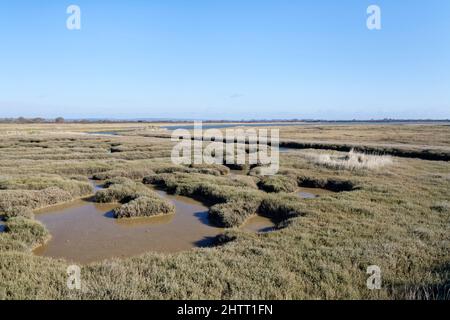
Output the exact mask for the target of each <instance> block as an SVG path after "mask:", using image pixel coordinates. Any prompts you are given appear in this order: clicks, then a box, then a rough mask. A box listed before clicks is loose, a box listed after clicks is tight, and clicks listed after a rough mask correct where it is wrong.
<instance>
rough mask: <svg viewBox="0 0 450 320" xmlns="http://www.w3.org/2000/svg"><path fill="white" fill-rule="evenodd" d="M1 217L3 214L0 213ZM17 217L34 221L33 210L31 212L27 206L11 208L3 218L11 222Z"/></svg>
mask: <svg viewBox="0 0 450 320" xmlns="http://www.w3.org/2000/svg"><path fill="white" fill-rule="evenodd" d="M0 215H1V213H0ZM15 217H24V218H28V219H34V213H33V210H31V209H30V208H28V207H25V206H17V207H11V208H10V209H8V210H7V211H5V212H4V213H3V218H4V219H5V220H9V219H11V218H15Z"/></svg>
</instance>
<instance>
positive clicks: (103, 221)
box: [34, 191, 222, 263]
mask: <svg viewBox="0 0 450 320" xmlns="http://www.w3.org/2000/svg"><path fill="white" fill-rule="evenodd" d="M158 193H159V194H161V195H164V197H167V198H168V199H169V200H170V201H172V202H173V203H174V204H175V206H176V213H175V214H171V215H164V216H157V217H150V218H137V219H127V220H117V219H115V218H113V214H112V210H113V209H114V208H115V207H117V206H118V205H117V204H98V203H94V202H89V201H88V200H77V201H74V202H71V203H69V204H65V205H60V206H54V207H52V208H48V209H45V210H41V212H40V213H39V212H37V214H36V219H38V220H39V221H41V222H42V223H44V224H45V225H46V226H47V228H48V229H49V231H50V233H51V235H52V239H51V240H50V241H49V242H48V243H47V244H46V245H44V246H41V247H39V248H37V249H36V250H35V251H34V253H35V254H38V255H44V256H51V257H57V258H66V259H67V260H69V261H74V262H80V263H88V262H92V261H98V260H102V259H106V258H112V257H128V256H133V255H137V254H141V253H144V252H147V251H155V252H177V251H182V250H188V249H191V248H193V247H201V246H207V245H209V244H211V242H212V239H213V237H215V236H216V235H218V234H219V233H221V232H222V229H221V228H217V227H214V226H212V225H211V224H210V223H209V220H208V212H207V211H208V209H207V208H206V207H205V206H203V205H202V204H201V203H200V202H198V201H195V200H192V199H190V198H186V197H180V196H172V195H166V194H165V193H164V192H163V191H158Z"/></svg>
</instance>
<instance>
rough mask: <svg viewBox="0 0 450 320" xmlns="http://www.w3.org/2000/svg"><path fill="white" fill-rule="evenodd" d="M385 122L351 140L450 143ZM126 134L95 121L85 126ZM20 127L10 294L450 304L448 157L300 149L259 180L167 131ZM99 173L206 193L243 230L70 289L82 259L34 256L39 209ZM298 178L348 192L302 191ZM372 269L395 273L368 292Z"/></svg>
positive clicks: (11, 208) (13, 144)
mask: <svg viewBox="0 0 450 320" xmlns="http://www.w3.org/2000/svg"><path fill="white" fill-rule="evenodd" d="M59 127H61V126H59ZM130 127H131V125H130ZM374 127H375V126H373V125H371V126H370V128H366V127H365V126H361V127H360V128H359V130H358V131H353V132H355V134H354V135H353V136H352V131H348V132H346V136H345V143H350V144H356V143H358V144H361V143H366V144H367V145H371V144H377V146H378V145H382V144H383V141H388V140H389V139H390V138H391V136H390V135H391V134H393V133H396V134H397V136H398V141H396V143H399V144H400V143H401V144H403V146H402V147H404V148H406V145H407V144H408V143H407V140H408V139H407V137H408V136H412V133H414V132H415V131H414V130H417V132H420V133H422V138H420V139H421V140H418V141H417V143H414V146H413V147H411V148H413V149H414V150H415V149H416V148H418V147H417V145H418V144H419V143H420V144H421V145H425V148H426V143H427V141H426V140H423V139H424V138H423V137H430V147H432V148H435V149H437V148H438V149H439V150H444V149H447V148H449V145H448V141H450V139H444V138H442V137H443V136H446V137H450V129H449V127H448V126H447V127H446V126H436V127H434V126H423V127H422V126H420V127H414V126H392V127H388V129H389V130H384V131H383V130H379V131H377V134H376V135H375V134H373V133H374V132H375V131H374V129H373V128H374ZM104 129H105V130H104ZM113 129H114V128H111V125H108V128H107V130H106V128H102V125H97V127H95V128H94V126H93V125H89V128H88V130H86V131H108V130H113ZM5 130H7V129H4V128H1V129H0V131H5ZM15 130H16V131H18V132H19V133H20V134H17V135H8V136H6V135H1V136H0V170H1V171H0V204H1V210H2V212H0V214H1V215H3V216H4V218H5V219H7V221H6V227H5V230H4V232H1V233H0V298H3V299H16V298H46V299H63V298H81V299H114V298H117V299H142V298H149V299H153V298H159V299H170V298H192V299H194V298H223V299H233V298H247V299H248V298H263V299H264V298H275V299H298V298H313V299H314V298H328V299H331V298H337V299H348V298H363V299H373V298H387V299H403V298H413V299H423V298H430V299H435V298H448V294H449V293H448V290H449V279H450V276H449V263H450V250H449V240H450V230H449V226H450V212H449V207H450V206H449V205H448V202H449V198H450V197H449V190H450V164H449V162H447V161H428V160H421V159H416V158H408V157H401V158H400V157H395V156H394V157H392V163H391V164H390V165H388V166H385V167H382V168H378V169H374V170H364V169H358V170H347V169H345V168H334V167H332V166H323V165H321V164H320V163H315V162H312V161H310V160H308V159H310V158H308V157H309V156H310V154H311V153H318V154H320V153H323V152H325V151H318V150H315V149H309V150H296V151H293V152H288V153H283V154H281V161H280V165H281V168H280V171H279V173H278V175H277V176H275V177H272V178H263V177H260V176H258V175H257V172H256V170H254V171H253V174H252V175H251V176H250V175H249V176H245V175H244V176H242V177H241V176H236V175H232V174H230V173H229V170H227V169H224V168H223V167H222V166H217V167H188V166H176V165H173V164H171V162H170V158H169V156H170V150H171V146H172V144H171V142H170V140H167V139H162V138H154V137H141V136H138V135H130V136H123V137H121V136H117V137H112V136H93V135H83V134H80V133H70V134H69V133H64V132H63V131H62V132H59V133H57V134H55V133H54V131H53V130H52V125H48V126H41V127H39V128H38V130H36V128H34V129H33V133H34V134H27V132H29V131H30V128H28V127H27V126H26V125H23V126H16V128H15ZM58 130H61V129H58ZM283 130H286V132H287V133H284V131H283ZM297 130H298V131H297ZM316 130H317V132H326V133H327V134H326V135H324V137H325V138H326V139H328V140H330V139H332V138H333V137H332V134H331V133H332V132H333V130H335V131H334V132H340V133H342V132H343V131H342V129H341V127H338V128H332V127H331V126H327V127H326V128H322V129H318V128H317V127H316ZM67 131H83V128H82V126H81V125H80V128H76V130H75V129H74V128H73V127H71V128H70V130H67ZM301 132H306V129H301V128H298V129H297V128H295V127H286V128H281V137H282V138H283V136H285V135H288V136H290V137H292V136H293V134H292V133H296V134H297V136H298V137H300V136H301ZM307 132H308V134H311V135H313V132H314V131H313V130H312V129H311V130H310V131H307ZM383 132H386V136H385V137H384V138H383ZM433 135H435V136H436V138H435V139H432V138H431V137H432V136H433ZM361 136H362V137H363V138H361ZM341 137H342V136H341ZM312 138H313V137H311V139H312ZM321 140H323V139H321ZM335 140H342V138H337V137H336V139H335ZM338 142H339V141H338ZM334 143H336V142H334ZM433 150H434V149H433ZM439 152H441V151H439ZM326 153H327V154H330V155H332V156H335V157H343V156H345V154H344V153H338V152H334V151H329V150H328V151H326ZM92 177H94V178H95V177H96V178H97V179H101V180H104V179H114V178H116V179H119V178H118V177H120V178H122V180H120V179H119V182H120V181H122V183H123V182H124V181H126V180H123V178H126V179H131V180H132V181H133V183H135V184H136V185H137V186H138V187H136V190H133V191H136V192H138V193H139V192H141V191H142V192H144V191H143V190H147V189H143V188H148V185H157V186H159V187H160V188H165V189H166V190H167V191H168V192H169V193H177V194H181V195H187V196H190V197H195V198H202V199H204V200H207V201H209V203H210V205H211V207H210V214H211V216H213V217H215V219H216V220H217V222H218V223H220V224H223V225H225V226H228V227H230V228H229V229H228V230H226V231H225V232H224V234H223V235H222V236H220V237H219V238H218V239H217V242H218V243H220V244H221V245H219V246H216V247H212V248H202V249H194V250H191V251H186V252H181V253H177V254H157V253H152V252H149V253H146V254H143V255H140V256H137V257H133V258H127V259H112V260H107V261H104V262H98V263H93V264H89V265H85V266H83V267H82V290H81V291H69V290H68V289H67V287H66V280H67V279H66V268H67V266H68V265H69V263H68V262H66V261H64V260H56V259H52V258H46V257H38V256H34V255H33V254H32V252H31V250H32V249H33V248H34V247H35V246H36V245H39V243H42V242H45V241H46V239H48V236H49V234H48V232H47V231H46V229H45V226H43V225H41V224H39V223H37V222H36V220H34V218H33V215H32V212H30V210H31V211H32V210H34V209H37V208H41V207H45V206H47V205H51V204H53V203H60V202H66V201H68V200H70V199H75V198H79V197H81V196H85V195H90V194H92V193H93V190H92V189H91V188H92V187H91V186H90V183H89V181H88V180H87V179H88V178H92ZM116 182H117V181H116ZM296 186H303V187H316V188H317V187H321V188H326V189H330V190H333V191H338V192H335V193H332V194H331V193H330V194H326V195H324V196H321V197H319V198H315V199H300V198H298V197H296V196H295V190H294V189H295V187H296ZM113 187H114V184H111V185H110V186H109V188H113ZM145 192H146V191H145ZM120 194H121V193H119V192H117V194H114V196H116V195H120ZM139 196H143V195H141V194H139ZM138 198H139V197H137V198H134V199H133V200H135V199H138ZM126 200H130V199H126ZM108 201H109V200H108ZM117 201H121V200H120V199H117ZM122 201H124V202H127V203H130V201H125V200H124V199H122ZM125 205H126V204H125ZM142 206H143V205H141V204H140V205H139V207H142ZM143 207H145V206H143ZM255 211H258V212H259V213H260V214H262V215H266V216H269V217H271V218H277V220H278V228H277V230H276V231H274V232H270V233H264V234H259V233H252V232H246V231H245V230H242V229H239V228H237V226H240V225H242V223H243V222H244V220H245V219H246V218H247V217H248V216H250V215H252V214H254V213H255ZM124 212H127V215H131V213H132V212H135V210H130V208H127V209H126V210H125V209H124ZM369 265H378V266H379V267H380V268H381V270H382V289H381V290H375V291H371V290H368V289H367V287H366V279H367V276H368V275H367V274H366V269H367V267H368V266H369Z"/></svg>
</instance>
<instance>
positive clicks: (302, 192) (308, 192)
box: [296, 187, 334, 199]
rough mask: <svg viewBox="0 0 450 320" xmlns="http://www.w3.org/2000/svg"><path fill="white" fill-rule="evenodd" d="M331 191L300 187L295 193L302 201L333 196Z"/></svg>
mask: <svg viewBox="0 0 450 320" xmlns="http://www.w3.org/2000/svg"><path fill="white" fill-rule="evenodd" d="M333 193H334V192H333V191H330V190H326V189H320V188H306V187H300V188H298V190H297V191H296V195H297V196H298V197H300V198H302V199H314V198H317V197H320V196H324V195H327V194H333Z"/></svg>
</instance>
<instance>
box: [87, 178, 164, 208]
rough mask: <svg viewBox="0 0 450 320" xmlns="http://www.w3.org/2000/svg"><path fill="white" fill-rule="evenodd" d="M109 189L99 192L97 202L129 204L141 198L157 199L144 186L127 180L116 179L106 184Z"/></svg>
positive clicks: (96, 197) (96, 196)
mask: <svg viewBox="0 0 450 320" xmlns="http://www.w3.org/2000/svg"><path fill="white" fill-rule="evenodd" d="M105 186H106V187H108V188H107V189H103V190H99V191H97V193H96V194H95V201H96V202H101V203H108V202H120V203H127V202H130V201H132V200H134V199H136V198H139V197H141V196H148V197H151V198H154V197H155V193H154V192H153V191H152V190H150V189H149V188H147V187H146V186H144V185H143V184H142V183H136V182H133V181H132V180H129V179H126V178H123V177H121V178H115V179H112V180H109V181H106V182H105Z"/></svg>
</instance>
